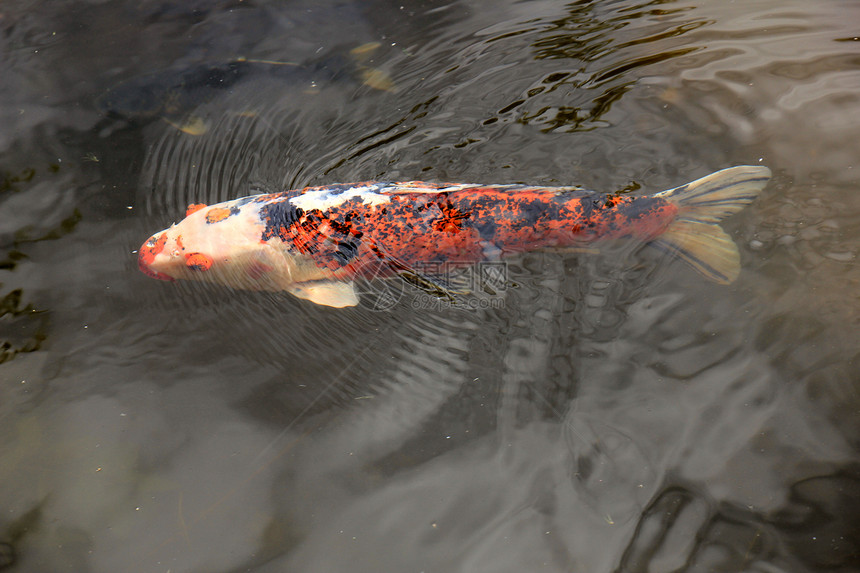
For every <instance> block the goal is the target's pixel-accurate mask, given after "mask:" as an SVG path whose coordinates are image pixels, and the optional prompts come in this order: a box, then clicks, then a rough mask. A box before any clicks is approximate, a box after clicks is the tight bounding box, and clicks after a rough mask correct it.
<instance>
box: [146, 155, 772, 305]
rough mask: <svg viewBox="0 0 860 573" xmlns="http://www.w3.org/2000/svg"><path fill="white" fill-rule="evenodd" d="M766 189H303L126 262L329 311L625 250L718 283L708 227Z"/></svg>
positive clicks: (753, 171)
mask: <svg viewBox="0 0 860 573" xmlns="http://www.w3.org/2000/svg"><path fill="white" fill-rule="evenodd" d="M769 178H770V170H769V169H768V168H767V167H757V166H739V167H731V168H729V169H724V170H722V171H717V172H716V173H713V174H711V175H708V176H706V177H703V178H701V179H698V180H696V181H693V182H691V183H687V184H686V185H682V186H680V187H676V188H674V189H669V190H667V191H662V192H660V193H655V194H653V195H645V196H638V197H637V196H631V195H620V194H610V195H604V194H599V193H595V192H592V191H586V190H583V189H581V188H578V187H530V186H526V185H473V184H456V185H454V184H434V183H424V182H417V181H410V182H405V183H386V182H363V183H352V184H337V185H330V186H324V187H308V188H305V189H301V190H293V191H285V192H280V193H266V194H260V195H252V196H249V197H243V198H240V199H234V200H232V201H226V202H224V203H218V204H217V205H212V206H206V205H190V206H189V208H188V211H187V213H186V217H185V219H183V220H182V221H180V222H179V223H177V224H174V225H173V226H171V227H170V228H168V229H166V230H164V231H161V232H159V233H156V234H155V235H153V236H152V237H150V238H149V239H148V240H147V241H146V242H145V243H144V244H143V246H142V247H141V248H140V250H139V254H138V263H139V266H140V269H141V270H142V271H143V272H144V273H146V274H147V275H149V276H151V277H154V278H157V279H163V280H169V281H172V280H177V279H185V280H202V281H209V282H213V283H219V284H222V285H226V286H229V287H232V288H237V289H249V290H265V291H287V292H289V293H291V294H293V295H295V296H297V297H299V298H301V299H306V300H309V301H312V302H314V303H316V304H320V305H325V306H331V307H337V308H340V307H346V306H354V305H355V304H357V303H358V296H357V294H356V292H355V288H354V279H355V278H357V277H360V276H368V275H373V276H378V275H379V269H380V268H381V269H384V270H385V271H386V273H385V274H388V275H390V276H396V275H400V276H401V277H409V278H410V279H411V282H415V279H416V277H418V279H419V283H423V284H431V285H437V286H438V283H436V282H434V280H433V278H432V277H422V275H421V272H420V271H419V270H417V269H419V268H421V267H422V265H426V264H427V263H434V262H438V263H450V262H453V263H455V264H458V265H464V266H465V265H469V264H474V263H478V262H482V261H497V260H499V259H501V258H502V257H504V256H506V255H510V254H514V253H521V252H525V251H534V250H539V249H549V248H566V247H572V248H581V247H583V246H585V245H590V244H592V243H595V242H597V241H601V240H607V239H620V238H630V239H634V240H638V241H641V242H644V243H647V244H648V245H651V246H653V247H656V248H658V249H661V250H663V251H665V252H668V253H670V254H672V255H673V256H675V257H677V258H679V259H680V260H682V261H683V262H685V263H686V264H688V265H689V266H690V267H692V268H693V269H695V270H696V271H698V272H699V273H701V274H702V275H704V276H705V277H707V278H708V279H711V280H713V281H716V282H717V283H720V284H729V283H731V282H732V281H734V280H735V279H736V278H737V276H738V274H739V273H740V256H739V253H738V249H737V246H736V245H735V243H734V242H733V241H732V239H731V238H730V237H729V235H728V234H726V232H725V231H723V229H722V228H721V227H720V226H719V224H718V223H719V222H720V221H721V220H722V219H724V218H726V217H728V216H729V215H732V214H733V213H736V212H738V211H740V210H741V209H742V208H743V207H744V206H746V205H748V204H749V203H751V202H752V201H753V200H754V199H755V198H756V197H757V196H758V194H759V193H760V192H761V190H762V189H763V188H764V186H765V185H766V183H767V181H768V179H769ZM425 268H426V267H425ZM442 286H443V287H444V285H442Z"/></svg>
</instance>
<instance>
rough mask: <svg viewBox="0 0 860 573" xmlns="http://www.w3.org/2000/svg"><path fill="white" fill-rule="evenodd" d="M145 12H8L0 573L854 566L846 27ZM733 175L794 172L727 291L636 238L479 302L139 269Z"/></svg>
mask: <svg viewBox="0 0 860 573" xmlns="http://www.w3.org/2000/svg"><path fill="white" fill-rule="evenodd" d="M139 4H140V3H124V2H116V3H98V2H94V3H90V4H86V3H81V2H74V3H60V2H50V3H47V2H29V3H28V2H17V3H11V4H3V5H2V6H0V32H2V33H0V42H2V43H0V45H2V53H3V57H2V58H0V77H2V78H3V81H2V83H0V121H2V126H3V127H2V129H0V170H2V174H3V181H2V184H0V283H2V285H0V361H2V363H0V384H2V385H0V436H2V439H0V484H2V487H0V508H2V513H0V568H2V569H5V570H10V571H23V572H44V571H73V572H82V571H92V572H114V571H162V572H166V571H170V572H173V573H176V572H181V571H224V572H228V571H260V572H269V571H272V572H274V571H278V572H281V571H345V570H349V571H373V572H380V571H428V572H429V571H488V572H489V571H492V572H499V571H511V572H515V571H516V572H521V571H537V570H541V571H590V572H598V571H605V572H613V571H631V572H632V571H642V572H646V571H647V572H656V571H670V570H673V571H681V570H683V571H691V572H692V571H733V572H735V571H760V572H776V571H792V572H794V571H810V572H811V571H821V570H829V571H840V572H841V571H844V572H848V571H856V570H858V569H860V542H858V531H860V521H858V515H860V456H858V447H860V440H858V436H860V424H858V420H860V417H858V409H860V387H858V380H860V371H858V358H857V356H858V345H857V340H860V338H858V335H860V332H858V325H860V312H858V309H860V297H858V295H857V294H856V292H857V288H858V285H860V270H858V266H857V264H856V260H857V254H858V251H860V194H858V193H857V183H858V175H857V173H856V168H855V165H856V164H857V160H858V155H860V147H858V145H857V140H858V136H860V119H858V118H860V39H858V37H857V29H856V23H857V22H858V21H860V7H858V5H857V4H854V3H850V2H841V1H836V0H829V1H822V2H815V3H810V2H799V1H790V0H781V1H775V0H774V1H756V2H725V1H722V0H720V1H717V0H698V1H695V2H672V1H653V2H635V1H630V0H624V1H594V2H574V3H570V4H564V3H561V2H549V1H533V2H513V1H504V2H493V3H479V2H452V3H444V2H407V3H404V2H400V3H387V2H381V1H375V2H358V1H355V2H352V3H350V2H336V1H331V2H287V3H284V2H270V3H267V2H253V3H247V2H227V1H225V2H214V3H202V2H200V3H198V2H192V3H176V5H172V4H170V3H163V2H151V3H144V4H143V5H142V6H139ZM238 58H246V60H245V62H246V63H242V64H235V62H237V60H238ZM231 62H233V63H234V64H230V63H231ZM265 62H289V63H291V64H298V65H291V66H276V65H274V64H268V63H265ZM230 65H233V67H230ZM201 70H202V72H201ZM207 70H208V71H207ZM213 70H215V71H218V73H223V74H225V75H223V76H219V77H220V78H221V79H220V80H218V81H209V82H206V81H203V82H202V83H199V84H197V85H195V86H192V85H191V83H192V82H190V80H188V78H189V77H192V76H193V77H198V78H199V77H207V78H208V77H212V76H211V74H210V75H207V74H209V73H210V72H212V71H213ZM200 73H203V76H200V75H199V74H200ZM189 74H190V75H189ZM194 74H198V75H197V76H195V75H194ZM177 78H180V79H179V80H177ZM182 78H185V79H184V80H183V79H182ZM183 81H184V82H185V83H184V84H182V82H183ZM108 112H111V113H110V115H108ZM736 164H764V165H768V166H769V167H770V168H771V169H773V171H774V174H775V177H774V180H773V182H772V183H771V184H770V185H769V187H768V188H767V189H766V191H765V193H764V194H763V196H762V197H761V199H760V200H759V201H758V202H757V203H755V204H754V205H753V206H751V207H750V208H748V209H746V210H745V211H743V212H742V213H741V214H739V215H737V216H736V217H734V218H733V219H731V220H730V221H728V222H727V224H726V228H727V230H729V231H730V233H731V234H732V235H733V237H734V238H735V239H736V240H737V241H738V243H739V244H740V246H741V256H742V265H743V271H742V273H741V276H740V278H739V279H738V281H737V282H736V283H734V284H733V285H731V286H729V287H723V286H719V285H714V284H711V283H708V282H706V281H704V280H703V279H702V278H700V277H698V276H696V275H695V274H694V273H692V272H691V271H690V270H689V269H687V268H686V267H684V266H683V265H681V264H679V263H678V262H676V261H672V260H669V259H667V258H666V257H665V256H663V255H661V254H659V253H657V252H656V251H654V250H649V249H642V248H638V247H635V246H634V247H624V246H620V247H619V246H613V247H612V248H609V249H608V250H606V251H605V252H602V253H533V254H529V255H525V256H523V257H520V258H518V259H513V260H510V261H509V264H508V265H507V268H506V269H505V272H506V273H507V276H506V278H507V279H508V280H509V282H510V283H511V286H510V288H506V289H504V290H503V291H500V292H497V293H496V294H495V295H493V296H491V297H489V298H487V299H481V300H479V301H478V303H476V304H474V305H473V306H474V308H457V307H451V306H450V305H447V306H446V305H444V304H442V302H441V301H439V300H438V299H432V298H426V297H422V296H421V295H420V293H416V292H415V291H414V290H411V289H410V288H408V287H406V288H403V289H395V290H393V291H391V292H392V293H393V294H392V295H391V296H392V297H393V300H392V299H391V298H390V297H389V298H385V299H379V298H377V299H374V300H377V301H379V300H383V302H384V303H385V304H383V305H382V306H381V307H379V306H378V307H376V308H374V307H373V305H369V304H363V305H360V306H358V307H355V308H351V309H344V310H334V309H329V308H322V307H317V306H314V305H311V304H309V303H306V302H303V301H299V300H297V299H295V298H293V297H291V296H289V295H286V294H284V295H276V294H260V293H246V292H231V291H228V290H226V289H222V288H218V287H214V286H201V285H189V284H166V283H161V282H158V281H153V280H151V279H149V278H147V277H146V276H144V275H142V274H141V273H139V272H138V271H137V269H136V257H135V254H134V251H135V249H136V248H137V247H138V246H139V244H140V243H141V242H142V241H143V240H144V239H145V238H146V237H147V236H149V235H150V234H151V233H152V232H154V231H156V230H159V229H161V228H163V227H164V226H166V225H167V224H169V223H171V222H172V221H175V220H177V219H178V218H180V217H181V216H182V213H183V212H184V208H185V205H186V204H187V203H189V202H213V201H218V200H224V199H228V198H234V197H239V196H242V195H246V194H249V193H251V192H253V191H254V190H255V189H281V188H283V187H299V186H304V185H310V184H325V183H328V182H335V181H360V180H366V179H387V180H397V179H426V180H431V181H463V182H484V183H510V182H523V183H531V184H546V185H567V184H579V185H583V186H585V187H588V188H591V189H597V190H604V191H607V192H608V191H617V190H621V189H626V190H630V191H631V192H634V193H640V192H653V191H658V190H661V189H664V188H668V187H672V186H674V185H677V184H680V183H683V182H686V181H688V180H691V179H693V178H695V177H697V176H701V175H704V174H706V173H709V172H711V171H714V170H717V169H720V168H723V167H727V166H730V165H736ZM369 286H370V287H372V288H379V287H378V285H377V286H374V285H369ZM380 292H381V291H378V290H377V291H373V292H371V293H370V294H375V295H379V294H380ZM388 294H391V293H388Z"/></svg>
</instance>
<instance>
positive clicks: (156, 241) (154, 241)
mask: <svg viewBox="0 0 860 573" xmlns="http://www.w3.org/2000/svg"><path fill="white" fill-rule="evenodd" d="M166 242H167V233H161V234H158V235H153V236H151V237H150V238H149V239H147V240H146V242H145V243H144V244H143V245H141V246H140V250H138V252H137V266H138V268H139V269H140V271H141V272H142V273H143V274H145V275H147V276H150V277H152V278H154V279H158V280H161V281H174V280H176V279H174V278H173V277H172V276H170V275H168V274H165V273H161V272H159V271H157V270H155V269H154V268H153V264H154V263H155V258H156V256H158V255H159V254H160V253H161V251H163V250H164V245H165V243H166Z"/></svg>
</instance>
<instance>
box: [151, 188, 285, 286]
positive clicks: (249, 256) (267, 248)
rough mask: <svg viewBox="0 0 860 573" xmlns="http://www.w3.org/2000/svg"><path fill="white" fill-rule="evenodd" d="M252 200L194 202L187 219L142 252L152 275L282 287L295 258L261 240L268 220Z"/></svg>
mask: <svg viewBox="0 0 860 573" xmlns="http://www.w3.org/2000/svg"><path fill="white" fill-rule="evenodd" d="M258 211H259V210H258V209H255V207H254V206H253V205H248V204H245V205H240V204H238V203H237V201H231V202H227V203H219V204H217V205H213V206H209V207H207V206H203V205H192V206H190V207H189V209H188V213H187V216H186V217H185V219H183V220H182V221H180V222H179V223H176V224H174V225H172V226H170V227H169V228H167V229H165V230H163V231H161V232H159V233H155V234H154V235H152V236H151V237H150V238H149V239H147V240H146V242H144V244H143V245H142V246H141V247H140V250H139V251H138V266H139V267H140V270H141V271H143V272H144V273H145V274H147V275H149V276H150V277H153V278H156V279H160V280H167V281H174V280H191V281H205V282H211V283H217V284H221V285H224V286H228V287H231V288H236V289H245V290H283V289H285V288H288V286H289V285H290V284H292V283H293V282H294V275H295V274H296V272H295V271H296V269H297V266H298V265H297V263H296V261H295V260H293V259H294V257H292V256H291V255H290V253H289V252H288V250H286V249H281V248H277V245H273V244H271V242H267V241H264V240H263V239H262V235H263V230H264V227H265V225H264V224H263V222H261V221H260V218H259V213H258Z"/></svg>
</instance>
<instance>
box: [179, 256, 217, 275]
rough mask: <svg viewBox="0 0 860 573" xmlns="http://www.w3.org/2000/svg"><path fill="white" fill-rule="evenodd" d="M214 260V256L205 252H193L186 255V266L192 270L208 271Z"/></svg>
mask: <svg viewBox="0 0 860 573" xmlns="http://www.w3.org/2000/svg"><path fill="white" fill-rule="evenodd" d="M212 262H213V261H212V257H210V256H208V255H204V254H203V253H191V254H189V255H188V256H186V257H185V266H186V267H188V269H189V270H192V271H208V270H209V269H210V268H212Z"/></svg>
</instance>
